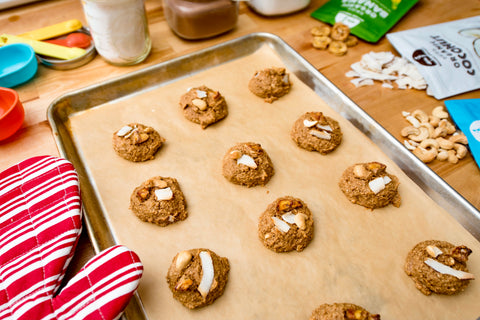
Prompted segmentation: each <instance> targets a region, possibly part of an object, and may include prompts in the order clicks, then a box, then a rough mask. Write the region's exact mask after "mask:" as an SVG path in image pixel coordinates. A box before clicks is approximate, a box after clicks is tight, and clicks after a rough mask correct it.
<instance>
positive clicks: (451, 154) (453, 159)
mask: <svg viewBox="0 0 480 320" xmlns="http://www.w3.org/2000/svg"><path fill="white" fill-rule="evenodd" d="M447 152H448V159H447V160H448V162H450V163H453V164H455V163H457V162H458V158H457V155H456V152H455V150H448V151H447Z"/></svg>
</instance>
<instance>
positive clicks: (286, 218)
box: [258, 196, 314, 252]
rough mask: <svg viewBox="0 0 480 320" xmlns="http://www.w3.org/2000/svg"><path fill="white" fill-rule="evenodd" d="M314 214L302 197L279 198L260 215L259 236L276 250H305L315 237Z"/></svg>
mask: <svg viewBox="0 0 480 320" xmlns="http://www.w3.org/2000/svg"><path fill="white" fill-rule="evenodd" d="M313 229H314V228H313V216H312V213H311V212H310V210H309V209H308V207H307V205H306V204H305V203H304V202H303V201H302V200H300V199H297V198H294V197H291V196H285V197H281V198H278V199H277V200H275V201H274V202H272V203H271V204H270V205H268V207H267V209H266V210H265V212H263V214H262V215H261V216H260V219H259V221H258V237H259V238H260V241H262V243H263V244H264V245H265V247H267V248H268V249H270V250H272V251H275V252H288V251H292V250H297V251H303V249H305V248H306V247H307V246H308V244H309V243H310V242H311V241H312V238H313Z"/></svg>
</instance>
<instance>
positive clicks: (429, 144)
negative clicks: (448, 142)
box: [420, 139, 440, 150]
mask: <svg viewBox="0 0 480 320" xmlns="http://www.w3.org/2000/svg"><path fill="white" fill-rule="evenodd" d="M420 147H422V148H424V149H427V150H428V149H432V148H433V149H437V150H438V148H439V147H440V146H439V144H438V142H437V140H435V139H425V140H423V141H422V142H420Z"/></svg>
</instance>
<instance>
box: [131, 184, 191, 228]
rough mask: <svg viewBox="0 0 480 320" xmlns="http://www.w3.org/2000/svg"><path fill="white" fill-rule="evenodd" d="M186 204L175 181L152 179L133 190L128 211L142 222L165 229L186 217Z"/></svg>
mask: <svg viewBox="0 0 480 320" xmlns="http://www.w3.org/2000/svg"><path fill="white" fill-rule="evenodd" d="M186 207H187V204H186V201H185V197H184V196H183V192H182V190H181V189H180V186H179V184H178V182H177V180H176V179H174V178H168V177H153V178H150V179H148V180H147V181H145V182H143V183H142V184H141V185H140V186H138V187H137V188H135V190H134V191H133V193H132V195H131V196H130V210H132V211H133V212H134V213H135V215H136V216H137V217H138V218H139V219H140V220H142V221H146V222H151V223H154V224H158V225H159V226H161V227H165V226H167V225H169V224H172V223H174V222H177V221H181V220H185V219H186V218H187V216H188V213H187V210H186Z"/></svg>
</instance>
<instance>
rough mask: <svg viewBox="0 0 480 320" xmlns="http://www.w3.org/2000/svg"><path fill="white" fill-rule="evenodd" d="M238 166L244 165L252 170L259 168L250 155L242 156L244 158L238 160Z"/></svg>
mask: <svg viewBox="0 0 480 320" xmlns="http://www.w3.org/2000/svg"><path fill="white" fill-rule="evenodd" d="M237 164H243V165H246V166H247V167H249V168H252V169H255V168H256V167H257V164H256V163H255V160H253V158H252V157H250V156H249V155H248V154H242V156H241V157H240V158H238V159H237Z"/></svg>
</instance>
